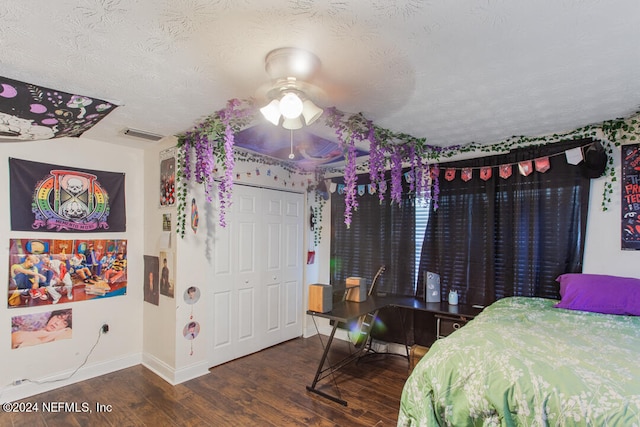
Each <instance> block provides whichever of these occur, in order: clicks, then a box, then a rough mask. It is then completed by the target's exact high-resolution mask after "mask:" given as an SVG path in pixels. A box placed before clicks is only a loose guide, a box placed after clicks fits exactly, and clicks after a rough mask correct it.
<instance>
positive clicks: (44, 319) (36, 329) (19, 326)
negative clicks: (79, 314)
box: [11, 308, 72, 349]
mask: <svg viewBox="0 0 640 427" xmlns="http://www.w3.org/2000/svg"><path fill="white" fill-rule="evenodd" d="M71 318H72V313H71V309H70V308H65V309H62V310H54V311H47V312H43V313H36V314H25V315H24V316H13V317H12V318H11V348H12V349H16V348H21V347H28V346H33V345H39V344H44V343H47V342H52V341H59V340H66V339H70V338H71V335H72V321H71Z"/></svg>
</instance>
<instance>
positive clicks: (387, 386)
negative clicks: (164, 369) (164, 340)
mask: <svg viewBox="0 0 640 427" xmlns="http://www.w3.org/2000/svg"><path fill="white" fill-rule="evenodd" d="M323 339H324V340H325V341H326V337H323ZM332 350H334V351H332V353H331V356H330V357H331V358H332V360H339V355H340V354H341V353H342V352H345V351H347V350H348V345H347V343H344V342H342V341H335V342H334V347H333V348H332ZM321 354H322V347H321V344H320V340H319V339H318V337H317V336H314V337H311V338H298V339H294V340H291V341H288V342H286V343H283V344H280V345H277V346H274V347H271V348H268V349H266V350H263V351H261V352H259V353H255V354H252V355H249V356H246V357H243V358H241V359H238V360H234V361H232V362H229V363H226V364H224V365H220V366H217V367H215V368H212V369H211V370H210V374H208V375H205V376H202V377H199V378H196V379H193V380H191V381H187V382H184V383H182V384H179V385H177V386H171V385H170V384H168V383H167V382H165V381H164V380H163V379H162V378H160V377H158V376H157V375H155V374H154V373H153V372H151V371H149V370H148V369H146V368H145V367H143V366H142V365H138V366H134V367H131V368H127V369H123V370H121V371H117V372H113V373H111V374H107V375H103V376H101V377H97V378H93V379H91V380H87V381H83V382H80V383H77V384H73V385H69V386H66V387H62V388H59V389H57V390H53V391H50V392H46V393H42V394H39V395H37V396H33V397H30V398H27V399H24V400H22V401H21V402H38V403H40V405H42V403H43V402H65V403H69V402H77V403H78V405H79V406H78V410H79V411H80V410H81V409H82V407H81V406H80V405H81V404H82V403H83V402H86V403H88V405H89V407H90V408H91V410H92V412H91V413H83V412H74V411H62V412H58V413H51V412H43V411H39V412H38V413H28V414H16V413H13V414H7V413H1V414H0V425H1V426H16V427H17V426H29V427H34V426H65V427H66V426H89V425H90V426H92V427H93V426H155V427H161V426H202V425H212V426H395V425H396V423H397V416H398V409H399V404H400V403H399V402H400V394H401V392H402V386H403V385H404V382H405V380H406V379H407V376H408V362H407V360H406V358H403V357H400V356H397V355H396V356H393V355H376V356H373V357H368V358H365V359H364V360H362V361H360V362H359V363H357V364H356V363H351V364H350V365H348V366H347V367H346V368H345V369H343V370H342V371H340V372H338V373H337V374H336V375H335V384H337V385H338V387H339V392H340V395H341V397H342V398H343V399H345V400H346V401H347V402H348V405H347V406H342V405H340V404H338V403H335V402H333V401H330V400H328V399H325V398H323V397H320V396H318V395H316V394H314V393H310V392H308V391H307V390H306V386H307V385H310V384H311V382H312V380H313V377H314V375H315V370H316V368H317V364H318V361H319V360H320V356H321ZM335 384H333V383H332V381H331V377H328V378H326V379H324V380H323V381H322V382H321V383H320V384H319V385H318V388H320V389H321V390H323V391H327V392H328V393H331V394H335V393H336V389H335ZM98 403H99V404H103V405H111V411H110V412H97V410H96V405H97V404H98Z"/></svg>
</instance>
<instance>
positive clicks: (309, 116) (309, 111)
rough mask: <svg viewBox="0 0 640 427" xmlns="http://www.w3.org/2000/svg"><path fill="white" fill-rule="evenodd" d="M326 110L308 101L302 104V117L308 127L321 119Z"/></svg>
mask: <svg viewBox="0 0 640 427" xmlns="http://www.w3.org/2000/svg"><path fill="white" fill-rule="evenodd" d="M323 112H324V110H323V109H322V108H320V107H318V106H317V105H316V104H314V103H313V101H312V100H310V99H307V100H305V101H304V102H303V103H302V116H303V117H304V122H305V123H306V124H307V126H309V125H311V124H312V123H314V122H315V121H316V120H318V119H319V118H320V116H321V115H322V113H323Z"/></svg>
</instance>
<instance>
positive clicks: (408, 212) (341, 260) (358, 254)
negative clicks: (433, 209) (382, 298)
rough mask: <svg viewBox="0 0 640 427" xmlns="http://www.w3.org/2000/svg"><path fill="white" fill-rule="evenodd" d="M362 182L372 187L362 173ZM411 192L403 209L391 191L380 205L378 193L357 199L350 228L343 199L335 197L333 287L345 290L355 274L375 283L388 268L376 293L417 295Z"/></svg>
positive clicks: (332, 211)
mask: <svg viewBox="0 0 640 427" xmlns="http://www.w3.org/2000/svg"><path fill="white" fill-rule="evenodd" d="M387 181H388V182H390V180H387ZM403 181H404V180H403ZM336 182H337V183H339V184H342V183H343V182H342V181H336ZM358 184H359V185H366V184H369V175H368V174H363V175H359V176H358ZM403 185H406V184H405V183H403ZM389 188H390V185H389ZM408 193H409V191H408V188H405V189H404V191H403V194H402V201H401V203H400V205H398V204H395V203H394V204H391V203H390V201H389V189H388V190H387V194H385V200H384V201H383V202H382V203H380V200H379V198H378V194H372V195H371V194H369V193H368V192H365V194H364V195H361V196H357V197H358V203H359V207H358V210H357V211H355V212H354V213H353V217H352V222H351V226H350V227H349V228H347V226H346V225H345V223H344V211H345V201H344V195H342V194H338V192H337V191H336V192H335V193H333V194H332V195H331V269H330V274H331V283H332V284H333V286H334V288H336V289H340V288H344V283H345V279H346V278H347V277H351V276H356V277H364V278H366V279H367V281H368V283H369V284H371V281H372V280H373V277H374V276H375V274H376V272H377V271H378V269H379V268H380V266H382V265H385V266H386V271H385V272H384V274H382V276H381V277H380V279H378V282H377V284H376V291H377V292H386V293H388V294H394V295H413V292H414V283H415V253H414V251H415V243H414V242H415V209H414V203H413V199H412V198H411V197H410V196H409V194H408Z"/></svg>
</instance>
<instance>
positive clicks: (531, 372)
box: [398, 297, 640, 427]
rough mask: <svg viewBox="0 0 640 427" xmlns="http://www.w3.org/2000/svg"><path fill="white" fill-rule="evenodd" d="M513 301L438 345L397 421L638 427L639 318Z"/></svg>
mask: <svg viewBox="0 0 640 427" xmlns="http://www.w3.org/2000/svg"><path fill="white" fill-rule="evenodd" d="M555 303H557V301H554V300H549V299H542V298H524V297H511V298H505V299H502V300H499V301H496V302H495V303H493V304H492V305H491V306H489V307H487V308H485V309H484V311H483V312H482V313H481V314H480V315H479V316H478V317H476V318H475V319H474V320H472V321H471V322H469V323H468V324H467V325H466V326H465V327H463V328H461V329H459V330H457V331H456V332H455V333H453V334H451V335H450V336H449V337H447V338H445V339H441V340H438V341H437V342H436V343H434V344H433V346H432V347H431V349H430V350H429V352H428V353H427V354H426V355H425V357H424V358H423V359H422V360H421V361H420V362H419V363H418V365H417V366H416V368H415V369H414V371H413V373H412V374H411V376H410V377H409V379H408V380H407V382H406V384H405V386H404V390H403V392H402V400H401V403H400V413H399V416H398V425H399V426H436V425H451V426H598V427H599V426H625V427H626V426H640V317H632V316H614V315H607V314H597V313H588V312H582V311H571V310H565V309H559V308H553V306H554V304H555Z"/></svg>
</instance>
